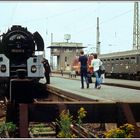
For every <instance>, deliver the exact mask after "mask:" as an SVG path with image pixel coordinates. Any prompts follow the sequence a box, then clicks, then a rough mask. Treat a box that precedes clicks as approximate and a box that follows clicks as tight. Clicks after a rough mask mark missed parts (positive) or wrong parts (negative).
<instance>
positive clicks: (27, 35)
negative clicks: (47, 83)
mask: <svg viewBox="0 0 140 140" xmlns="http://www.w3.org/2000/svg"><path fill="white" fill-rule="evenodd" d="M43 51H44V41H43V39H42V37H41V35H40V34H39V33H38V32H35V33H31V32H29V31H28V30H27V28H24V27H22V26H19V25H14V26H12V27H11V28H10V29H8V31H7V32H6V33H4V34H2V35H1V39H0V87H1V91H0V95H1V94H2V92H5V89H6V90H7V92H8V94H9V92H11V91H10V90H11V88H12V86H13V85H14V84H13V85H10V84H11V83H12V82H11V81H12V80H13V79H28V81H29V80H33V81H35V82H36V83H37V82H38V81H39V79H40V78H42V77H44V73H43V64H42V62H41V61H42V58H43ZM39 52H42V54H41V55H40V54H39ZM28 81H27V82H28ZM27 82H26V81H25V82H24V83H25V84H26V83H27ZM15 83H16V82H15ZM17 83H18V84H19V83H20V82H17ZM30 83H31V86H32V82H30ZM18 84H17V86H19V85H18ZM28 85H29V84H28ZM17 86H16V88H17ZM19 87H20V86H19ZM22 87H23V88H24V86H23V85H22ZM22 87H20V89H19V92H20V95H21V94H22V92H23V96H25V93H26V91H25V89H24V91H22ZM25 88H26V87H25ZM28 88H30V87H28ZM28 88H26V89H27V92H29V93H31V92H32V91H29V90H28ZM2 89H3V90H2ZM16 90H17V89H16ZM31 90H32V89H31ZM18 94H19V93H18ZM21 97H22V96H21ZM26 98H28V97H26Z"/></svg>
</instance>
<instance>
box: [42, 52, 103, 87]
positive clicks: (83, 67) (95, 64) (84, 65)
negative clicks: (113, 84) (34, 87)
mask: <svg viewBox="0 0 140 140" xmlns="http://www.w3.org/2000/svg"><path fill="white" fill-rule="evenodd" d="M90 56H91V62H90V64H89V63H88V57H87V56H86V55H85V54H84V51H83V50H81V51H80V56H79V59H78V61H79V64H78V67H79V69H78V73H79V74H80V76H81V88H82V89H84V81H85V82H86V87H87V88H89V83H91V82H90V81H89V75H90V76H91V77H92V76H93V75H94V76H95V78H96V81H95V88H96V89H100V88H101V83H102V82H104V81H103V79H104V73H105V69H104V70H101V69H100V67H101V66H103V65H102V61H101V60H100V59H99V58H98V57H97V54H96V53H95V54H93V53H92V54H91V55H90ZM42 63H43V66H44V70H45V71H44V76H45V78H46V84H50V73H51V68H50V65H49V62H48V60H47V59H45V58H43V60H42ZM91 77H90V78H91Z"/></svg>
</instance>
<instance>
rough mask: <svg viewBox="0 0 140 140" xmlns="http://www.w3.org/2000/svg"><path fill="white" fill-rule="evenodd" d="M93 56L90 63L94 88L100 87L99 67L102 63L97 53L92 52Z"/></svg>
mask: <svg viewBox="0 0 140 140" xmlns="http://www.w3.org/2000/svg"><path fill="white" fill-rule="evenodd" d="M93 56H94V58H93V60H92V61H91V65H92V66H93V69H94V75H95V77H96V81H95V88H97V89H100V88H101V72H100V70H99V67H100V66H101V65H102V61H101V60H100V59H98V58H97V54H94V55H93Z"/></svg>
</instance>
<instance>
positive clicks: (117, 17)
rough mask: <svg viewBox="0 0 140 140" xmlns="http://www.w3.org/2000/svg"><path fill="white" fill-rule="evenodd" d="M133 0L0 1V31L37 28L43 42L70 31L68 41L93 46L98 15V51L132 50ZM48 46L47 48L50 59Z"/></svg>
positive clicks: (62, 39)
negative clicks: (15, 27)
mask: <svg viewBox="0 0 140 140" xmlns="http://www.w3.org/2000/svg"><path fill="white" fill-rule="evenodd" d="M133 14H134V2H132V1H129V2H128V1H127V2H125V1H124V2H121V1H118V2H113V1H112V2H111V1H110V2H105V1H99V2H96V1H90V2H86V1H79V2H78V1H77V2H74V1H71V2H70V1H69V2H68V1H67V2H65V1H61V2H60V1H53V2H51V1H44V2H39V1H30V2H27V1H22V2H20V1H19V2H18V1H15V2H14V1H13V2H10V1H5V2H4V1H1V2H0V17H1V18H0V19H1V20H0V34H2V33H3V32H6V31H7V29H8V28H9V27H11V26H12V25H14V24H16V25H22V26H24V27H27V28H28V30H29V31H30V32H32V33H34V32H35V31H38V32H39V33H40V34H41V35H42V37H43V39H44V42H45V47H47V46H49V45H50V42H51V33H53V41H58V42H59V41H60V42H62V41H65V40H64V34H71V40H70V42H78V43H83V45H84V46H88V48H89V49H90V48H91V47H92V48H93V49H91V50H93V51H94V50H95V49H94V48H95V46H96V24H97V17H99V20H100V21H99V22H100V42H101V53H109V52H116V51H124V50H131V49H132V44H133ZM49 53H50V50H49V49H46V58H48V59H49V57H50V55H49Z"/></svg>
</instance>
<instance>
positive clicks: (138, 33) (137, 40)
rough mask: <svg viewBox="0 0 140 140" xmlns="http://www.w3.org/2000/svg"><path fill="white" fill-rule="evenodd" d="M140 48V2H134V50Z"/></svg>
mask: <svg viewBox="0 0 140 140" xmlns="http://www.w3.org/2000/svg"><path fill="white" fill-rule="evenodd" d="M137 49H140V28H139V3H138V2H134V24H133V50H137Z"/></svg>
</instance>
